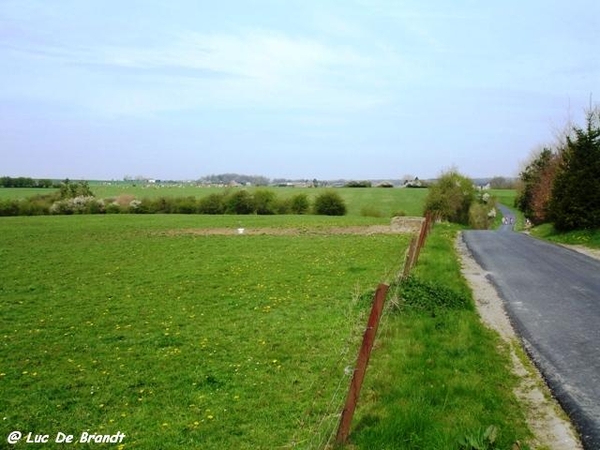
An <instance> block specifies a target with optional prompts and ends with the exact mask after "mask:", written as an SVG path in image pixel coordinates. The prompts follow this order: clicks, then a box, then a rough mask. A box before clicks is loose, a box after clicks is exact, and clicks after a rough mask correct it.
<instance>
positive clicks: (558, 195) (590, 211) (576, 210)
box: [549, 110, 600, 231]
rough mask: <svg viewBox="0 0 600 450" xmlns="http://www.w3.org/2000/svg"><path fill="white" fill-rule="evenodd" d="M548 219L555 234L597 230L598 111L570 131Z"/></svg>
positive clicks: (599, 173)
mask: <svg viewBox="0 0 600 450" xmlns="http://www.w3.org/2000/svg"><path fill="white" fill-rule="evenodd" d="M549 212H550V216H551V217H550V218H551V220H553V221H554V226H555V227H556V229H557V230H559V231H568V230H575V229H594V228H600V111H599V110H596V111H593V112H590V113H589V114H588V116H587V124H586V127H585V128H579V127H573V134H572V135H571V136H568V137H567V144H566V147H565V150H564V152H563V158H562V164H561V168H560V170H559V173H558V174H557V176H556V179H555V181H554V185H553V188H552V199H551V201H550V208H549Z"/></svg>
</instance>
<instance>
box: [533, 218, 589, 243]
mask: <svg viewBox="0 0 600 450" xmlns="http://www.w3.org/2000/svg"><path fill="white" fill-rule="evenodd" d="M531 234H532V235H533V236H536V237H539V238H542V239H547V240H549V241H552V242H557V243H559V244H569V245H583V246H586V247H590V248H600V229H597V230H577V231H570V232H568V233H559V232H558V231H556V230H555V229H554V227H553V226H552V224H543V225H540V226H537V227H535V228H533V229H532V230H531Z"/></svg>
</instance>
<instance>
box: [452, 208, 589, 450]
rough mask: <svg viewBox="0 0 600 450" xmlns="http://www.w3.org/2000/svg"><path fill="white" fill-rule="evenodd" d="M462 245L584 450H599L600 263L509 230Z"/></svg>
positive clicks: (480, 234)
mask: <svg viewBox="0 0 600 450" xmlns="http://www.w3.org/2000/svg"><path fill="white" fill-rule="evenodd" d="M503 212H504V214H505V217H508V218H510V217H512V215H511V214H510V211H509V210H507V209H503ZM463 239H464V241H465V243H466V245H467V247H468V248H469V250H470V251H471V253H472V254H473V256H474V257H475V259H476V260H477V262H478V263H479V264H480V265H481V266H482V267H483V269H484V270H486V271H487V272H488V277H489V279H490V280H491V281H492V283H494V285H495V286H496V289H497V290H498V293H499V294H500V296H501V297H502V299H503V301H504V303H505V307H506V310H507V312H508V315H509V317H510V319H511V321H512V323H513V325H514V327H515V328H516V331H517V333H518V334H519V336H520V337H521V339H522V341H523V343H524V345H525V347H526V349H527V351H528V352H529V353H530V355H531V356H532V358H533V360H534V362H535V363H536V365H537V366H538V368H539V369H540V371H541V372H542V374H543V375H544V377H545V378H546V380H547V382H548V384H549V386H550V388H551V389H552V391H553V393H554V395H555V396H556V398H557V399H558V400H559V402H560V403H561V404H562V406H563V408H564V409H565V411H566V412H567V414H569V416H570V417H571V419H572V421H573V423H574V424H575V426H576V427H577V429H578V431H579V433H580V435H581V439H582V442H583V445H584V447H585V449H586V450H592V449H593V450H599V449H600V261H599V260H596V259H593V258H591V257H589V256H585V255H583V254H580V253H577V252H575V251H573V250H570V249H567V248H564V247H561V246H557V245H553V244H550V243H547V242H544V241H541V240H538V239H534V238H531V237H529V236H527V235H524V234H522V233H516V232H514V231H513V230H512V225H510V224H508V225H503V226H502V227H501V228H500V229H499V230H498V231H465V232H464V233H463Z"/></svg>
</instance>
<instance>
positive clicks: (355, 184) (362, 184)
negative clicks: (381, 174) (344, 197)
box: [344, 181, 373, 188]
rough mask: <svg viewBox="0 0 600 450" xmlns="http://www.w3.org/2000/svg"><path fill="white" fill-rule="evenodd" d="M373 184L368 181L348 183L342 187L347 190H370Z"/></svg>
mask: <svg viewBox="0 0 600 450" xmlns="http://www.w3.org/2000/svg"><path fill="white" fill-rule="evenodd" d="M371 186H373V184H372V183H371V182H370V181H349V182H348V183H346V185H345V186H344V187H349V188H370V187H371Z"/></svg>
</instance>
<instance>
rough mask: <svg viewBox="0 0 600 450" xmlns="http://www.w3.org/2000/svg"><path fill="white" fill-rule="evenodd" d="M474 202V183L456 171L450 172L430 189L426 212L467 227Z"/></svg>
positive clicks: (443, 175) (426, 201)
mask: <svg viewBox="0 0 600 450" xmlns="http://www.w3.org/2000/svg"><path fill="white" fill-rule="evenodd" d="M474 200H475V186H474V185H473V182H472V181H471V180H470V179H469V178H467V177H465V176H463V175H461V174H459V173H458V172H457V171H456V170H450V171H449V172H446V173H444V174H442V176H441V177H440V178H439V179H438V181H437V182H436V183H435V184H434V185H432V186H431V187H430V188H429V192H428V193H427V198H426V199H425V212H426V213H430V214H433V215H434V216H437V217H440V218H442V219H445V220H448V221H449V222H454V223H459V224H463V225H467V224H468V223H469V209H470V207H471V203H473V201H474Z"/></svg>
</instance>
